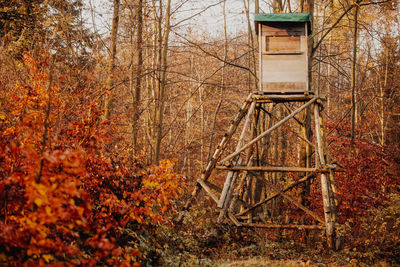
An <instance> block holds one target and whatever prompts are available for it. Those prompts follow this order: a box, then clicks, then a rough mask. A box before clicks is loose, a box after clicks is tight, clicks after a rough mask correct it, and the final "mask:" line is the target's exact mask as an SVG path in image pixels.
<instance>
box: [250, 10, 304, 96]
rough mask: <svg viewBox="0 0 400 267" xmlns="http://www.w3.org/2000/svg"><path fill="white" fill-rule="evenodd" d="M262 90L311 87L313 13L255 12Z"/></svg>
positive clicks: (298, 89) (287, 90) (299, 90)
mask: <svg viewBox="0 0 400 267" xmlns="http://www.w3.org/2000/svg"><path fill="white" fill-rule="evenodd" d="M254 21H255V29H256V33H257V35H258V42H259V62H260V66H259V68H260V91H262V92H265V93H304V92H307V91H309V88H308V64H309V62H308V45H307V39H308V35H309V34H310V31H311V30H310V14H308V13H290V14H255V16H254Z"/></svg>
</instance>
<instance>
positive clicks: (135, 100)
mask: <svg viewBox="0 0 400 267" xmlns="http://www.w3.org/2000/svg"><path fill="white" fill-rule="evenodd" d="M136 28H137V33H136V43H135V50H136V53H135V60H134V64H132V73H133V74H134V75H133V77H132V79H134V87H133V88H131V89H132V92H131V95H132V105H133V114H132V146H133V152H134V153H137V152H138V145H137V138H138V128H139V127H138V123H139V118H140V95H141V75H142V68H143V0H136Z"/></svg>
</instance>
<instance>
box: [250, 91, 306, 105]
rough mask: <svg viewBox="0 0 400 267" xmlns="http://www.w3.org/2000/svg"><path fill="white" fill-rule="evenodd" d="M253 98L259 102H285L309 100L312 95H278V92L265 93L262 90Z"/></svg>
mask: <svg viewBox="0 0 400 267" xmlns="http://www.w3.org/2000/svg"><path fill="white" fill-rule="evenodd" d="M255 98H256V99H257V101H258V102H259V103H260V102H262V101H265V102H287V101H309V100H310V99H312V98H313V96H309V95H305V94H289V95H278V94H265V93H264V92H262V93H259V94H256V95H255Z"/></svg>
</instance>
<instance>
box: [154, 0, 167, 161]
mask: <svg viewBox="0 0 400 267" xmlns="http://www.w3.org/2000/svg"><path fill="white" fill-rule="evenodd" d="M170 17H171V0H168V1H167V6H166V14H165V29H164V36H163V39H162V50H161V77H160V86H159V87H158V88H159V92H158V96H157V99H156V121H155V124H156V136H155V149H154V158H153V164H157V163H158V161H159V159H160V148H161V140H162V124H163V115H164V96H165V88H166V83H167V57H168V41H169V33H170V30H171V29H170Z"/></svg>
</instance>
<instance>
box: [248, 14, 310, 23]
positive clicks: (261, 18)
mask: <svg viewBox="0 0 400 267" xmlns="http://www.w3.org/2000/svg"><path fill="white" fill-rule="evenodd" d="M254 21H256V22H273V21H282V22H307V21H310V13H274V14H254Z"/></svg>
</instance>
